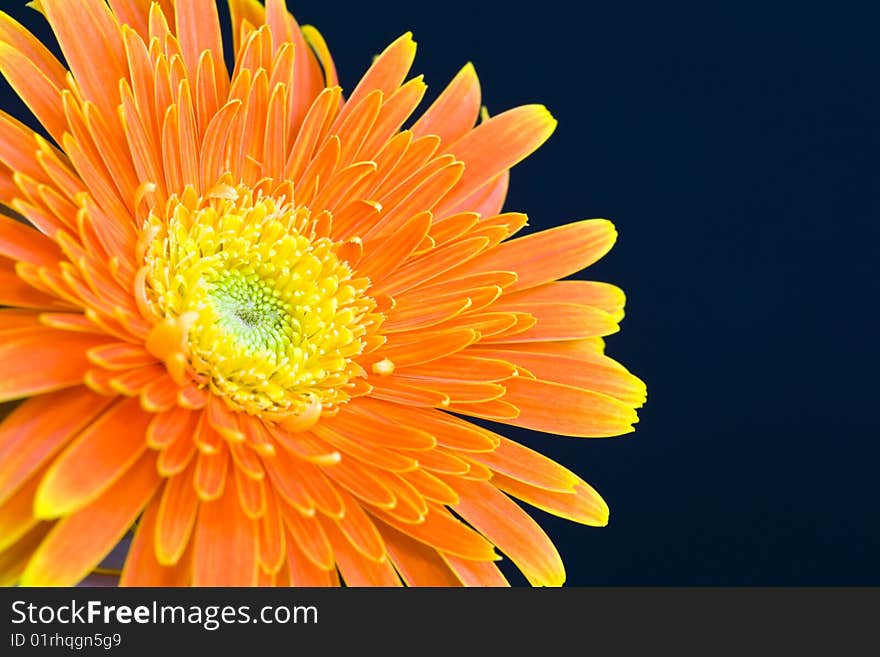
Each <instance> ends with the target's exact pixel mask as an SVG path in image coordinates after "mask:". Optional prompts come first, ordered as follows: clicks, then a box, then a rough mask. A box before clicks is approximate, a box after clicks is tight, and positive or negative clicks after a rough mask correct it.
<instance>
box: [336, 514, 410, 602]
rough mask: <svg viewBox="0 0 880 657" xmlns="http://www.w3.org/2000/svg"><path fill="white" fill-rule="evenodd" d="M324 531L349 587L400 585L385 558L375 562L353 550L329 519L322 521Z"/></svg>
mask: <svg viewBox="0 0 880 657" xmlns="http://www.w3.org/2000/svg"><path fill="white" fill-rule="evenodd" d="M322 524H323V526H324V531H326V532H327V536H328V538H329V540H330V541H331V543H332V544H333V554H334V556H335V558H336V565H337V567H338V568H339V572H340V573H341V575H342V579H343V580H345V585H346V586H349V587H361V586H383V587H389V586H402V585H403V583H402V582H401V581H400V577H398V575H397V573H396V572H395V571H394V566H392V565H391V561H390V560H388V559H387V558H385V559H383V560H382V561H381V562H379V563H377V562H375V561H372V560H371V559H368V558H366V557H365V556H363V555H362V554H361V553H360V552H358V551H357V550H355V549H354V548H353V547H352V546H351V544H350V543H349V542H348V541H347V540H346V539H345V538H344V537H343V536H342V533H341V532H340V531H339V530H338V529H337V528H336V527H335V526H334V525H333V523H332V522H330V521H324V522H323V523H322Z"/></svg>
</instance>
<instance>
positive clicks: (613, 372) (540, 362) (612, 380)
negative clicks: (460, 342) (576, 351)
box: [479, 343, 647, 407]
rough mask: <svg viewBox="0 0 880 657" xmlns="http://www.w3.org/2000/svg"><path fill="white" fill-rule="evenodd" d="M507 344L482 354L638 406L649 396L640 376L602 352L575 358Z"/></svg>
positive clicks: (546, 377) (535, 374) (551, 379)
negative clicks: (513, 347) (510, 347)
mask: <svg viewBox="0 0 880 657" xmlns="http://www.w3.org/2000/svg"><path fill="white" fill-rule="evenodd" d="M530 344H531V343H530ZM551 344H552V343H551ZM507 346H508V345H498V350H497V351H493V350H491V349H485V350H484V349H482V348H481V349H480V350H479V353H485V354H487V355H491V356H493V357H496V358H504V359H506V360H508V361H510V362H511V363H514V364H516V365H518V366H519V367H522V368H524V369H525V370H527V371H528V372H530V373H531V374H533V375H534V376H536V377H537V378H539V379H543V380H544V381H553V382H554V383H561V384H564V385H567V386H572V387H575V388H584V389H585V390H594V391H595V392H600V393H602V394H604V395H609V396H611V397H614V398H616V399H619V400H620V401H622V402H625V403H627V404H631V405H633V406H636V407H638V406H641V405H642V404H644V403H645V400H646V398H647V397H646V395H647V392H646V388H645V384H644V383H642V381H641V380H640V379H639V378H638V377H636V376H634V375H633V374H630V373H629V372H628V371H627V370H626V368H624V367H623V366H622V365H620V364H618V363H617V362H615V361H614V360H612V359H611V358H608V357H607V356H604V355H602V354H596V353H584V354H580V355H578V356H577V357H571V356H567V355H563V354H554V353H552V351H549V350H548V351H547V352H545V353H533V352H529V351H526V350H525V349H526V348H527V347H528V346H529V345H528V344H523V345H518V347H519V348H518V349H517V350H516V351H505V350H504V348H505V347H507Z"/></svg>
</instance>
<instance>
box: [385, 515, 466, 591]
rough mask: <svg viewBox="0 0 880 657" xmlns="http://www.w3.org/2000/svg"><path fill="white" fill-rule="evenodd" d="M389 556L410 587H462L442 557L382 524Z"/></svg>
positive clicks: (422, 544)
mask: <svg viewBox="0 0 880 657" xmlns="http://www.w3.org/2000/svg"><path fill="white" fill-rule="evenodd" d="M382 535H383V536H384V537H385V544H386V545H387V546H388V554H389V556H390V557H391V561H392V562H394V566H395V567H396V568H397V571H398V572H399V573H400V576H401V577H402V578H403V581H404V582H406V585H407V586H444V587H448V586H461V585H462V582H461V580H460V579H459V578H458V577H457V576H456V575H455V573H454V572H453V571H452V569H451V568H450V567H449V565H448V564H447V563H446V562H445V561H444V560H443V557H441V556H440V554H439V553H438V552H437V551H436V550H433V549H431V548H429V547H428V546H427V545H425V544H424V543H420V542H418V541H415V540H413V539H411V538H410V537H409V536H407V535H406V534H402V533H401V532H399V531H397V530H396V529H394V528H393V527H390V526H388V525H384V524H383V525H382Z"/></svg>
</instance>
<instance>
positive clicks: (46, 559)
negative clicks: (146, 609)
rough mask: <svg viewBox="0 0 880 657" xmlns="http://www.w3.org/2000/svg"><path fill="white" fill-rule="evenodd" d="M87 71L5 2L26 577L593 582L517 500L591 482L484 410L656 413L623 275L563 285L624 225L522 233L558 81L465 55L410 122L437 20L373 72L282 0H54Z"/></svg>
mask: <svg viewBox="0 0 880 657" xmlns="http://www.w3.org/2000/svg"><path fill="white" fill-rule="evenodd" d="M35 4H36V7H37V9H38V10H39V11H41V12H42V13H43V15H44V16H45V18H46V19H47V20H48V22H49V24H50V26H51V28H52V30H53V32H54V34H55V36H56V37H57V39H58V43H59V45H60V48H61V51H62V52H63V54H64V56H65V59H66V62H67V65H68V66H69V70H67V69H66V68H65V66H64V65H62V64H61V63H60V62H59V61H58V60H57V59H56V58H55V57H54V56H53V55H52V54H51V53H50V51H49V50H48V49H47V48H46V47H45V46H44V45H43V44H42V43H40V42H39V41H38V40H37V39H36V38H35V37H34V36H33V35H32V34H30V33H29V32H28V31H27V30H26V29H24V28H23V27H22V26H21V25H20V24H18V23H16V22H15V21H14V20H12V19H11V18H10V17H9V16H7V15H5V14H0V71H2V73H3V75H4V76H5V77H6V79H7V80H8V81H9V83H10V84H11V86H12V87H13V88H14V89H15V91H16V92H17V93H18V95H19V96H20V97H21V99H22V100H23V101H24V102H25V103H26V104H27V106H28V107H29V108H30V109H31V111H32V112H33V113H34V115H35V116H36V117H37V119H38V120H39V121H40V123H41V124H42V126H43V127H44V128H45V132H46V134H47V135H48V137H49V138H45V137H44V136H41V135H40V134H37V133H35V132H33V131H32V130H30V129H28V128H27V127H25V126H24V125H23V124H22V123H20V122H19V121H17V120H16V119H14V118H13V117H11V116H9V115H7V114H5V113H2V114H0V203H2V204H3V205H4V206H5V207H6V208H7V209H6V210H5V213H6V216H2V217H0V305H2V306H3V308H2V309H0V362H2V371H3V375H2V379H0V401H3V402H5V401H12V400H23V401H21V402H20V403H19V404H18V405H17V406H16V407H15V409H14V410H13V411H12V413H11V414H10V415H9V416H8V417H7V418H6V419H5V421H4V422H3V423H2V425H0V582H2V583H4V584H15V583H19V584H21V585H56V586H57V585H61V586H63V585H73V584H76V583H78V582H80V581H82V580H83V578H85V577H86V576H87V575H88V574H89V573H90V572H92V571H93V570H94V569H95V568H96V566H97V565H98V564H99V563H100V562H101V561H102V560H103V559H104V557H105V556H106V555H107V554H108V553H109V552H110V551H111V550H112V549H113V548H114V546H116V545H117V544H118V543H119V542H120V540H121V539H123V537H125V536H126V535H127V534H129V532H133V538H132V540H131V545H130V548H129V550H128V553H127V556H126V560H125V565H124V567H123V569H122V571H121V577H120V583H121V584H123V585H138V586H173V585H195V586H205V585H230V586H238V585H244V586H250V585H279V586H290V585H295V586H324V585H339V584H340V583H341V582H344V583H345V584H346V585H348V586H364V585H382V586H395V585H400V584H406V585H410V586H413V585H430V586H447V585H483V586H496V585H505V584H506V583H507V582H506V580H505V577H504V576H503V574H502V573H501V571H500V570H499V569H498V567H497V561H498V560H499V559H500V558H501V554H503V555H505V556H506V557H507V558H509V559H510V560H511V561H512V562H513V563H514V564H515V565H516V566H517V567H518V568H519V570H520V571H521V572H522V573H523V574H524V575H525V577H526V578H527V579H528V581H529V582H530V583H531V584H533V585H560V584H562V583H563V581H564V579H565V571H564V568H563V564H562V561H561V559H560V556H559V554H558V552H557V550H556V549H555V548H554V546H553V544H552V542H551V541H550V540H549V538H548V537H547V535H546V534H545V533H544V532H543V531H542V530H541V528H540V527H539V526H538V524H537V523H536V522H535V521H534V520H533V519H532V518H531V517H530V516H529V515H528V513H526V512H525V511H524V510H523V509H522V508H521V507H520V505H519V504H518V503H517V502H516V501H514V498H516V499H518V500H521V501H523V502H525V503H527V504H529V505H532V506H534V507H537V508H540V509H543V510H545V511H548V512H550V513H553V514H557V515H559V516H562V517H565V518H569V519H571V520H574V521H575V522H579V523H583V524H586V525H597V526H598V525H604V524H605V523H606V522H607V519H608V508H607V506H606V504H605V502H604V501H603V500H602V498H601V497H599V495H598V494H597V493H596V491H595V490H593V488H591V487H590V486H589V485H588V484H587V483H586V482H584V481H583V480H582V479H581V478H580V477H578V476H577V475H575V474H574V473H572V472H570V471H569V470H567V469H565V468H564V467H562V466H561V465H559V464H557V463H555V462H553V461H551V460H549V459H548V458H546V457H544V456H542V455H541V454H539V453H537V452H535V451H532V450H530V449H528V448H526V447H525V446H523V445H520V444H518V443H516V442H513V441H511V440H509V439H507V438H505V437H503V436H501V435H499V434H497V433H495V432H493V431H490V430H488V429H486V428H484V426H482V425H478V424H475V423H473V422H470V421H468V419H467V418H482V419H486V420H491V421H494V422H497V423H503V424H507V425H512V426H515V427H524V428H528V429H533V430H537V431H543V432H548V433H552V434H561V435H568V436H585V437H587V436H596V437H602V436H614V435H619V434H624V433H627V432H630V431H632V425H633V423H635V422H636V421H637V417H636V412H635V410H634V409H635V408H637V407H639V406H640V405H641V404H642V403H643V402H644V400H645V387H644V385H643V384H642V382H641V381H639V379H637V378H636V377H635V376H633V375H632V374H630V373H629V372H628V371H627V370H626V369H625V368H624V367H622V366H621V365H619V364H618V363H616V362H615V361H614V360H612V359H611V358H609V357H608V356H606V355H604V353H603V352H604V343H603V340H602V336H605V335H608V334H610V333H613V332H615V331H617V330H618V322H619V321H620V319H621V318H622V317H623V303H624V296H623V293H622V292H621V291H620V290H619V289H618V288H617V287H614V286H612V285H609V284H606V283H599V282H588V281H583V280H568V281H558V280H557V279H560V278H564V277H566V276H569V275H570V274H573V273H575V272H578V271H580V270H581V269H583V268H585V267H587V266H589V265H591V264H592V263H593V262H595V261H596V260H597V259H599V258H600V257H602V256H603V255H604V254H605V253H606V252H607V251H608V250H609V249H610V248H611V246H612V244H613V243H614V240H615V236H616V233H615V230H614V228H613V226H612V224H611V223H610V222H608V221H605V220H602V219H594V220H587V221H580V222H577V223H572V224H568V225H564V226H560V227H558V228H554V229H552V230H547V231H544V232H538V233H534V234H529V235H527V236H525V237H518V238H515V239H511V238H512V237H513V236H514V234H515V233H517V232H518V231H520V230H521V229H522V228H523V227H524V226H525V225H526V217H525V215H523V214H520V213H516V212H501V209H502V204H503V202H504V199H505V196H506V192H507V185H508V170H509V169H510V167H512V166H513V165H515V164H516V163H518V162H519V161H521V160H522V159H523V158H525V157H526V156H528V155H529V154H530V153H531V152H532V151H534V150H535V149H536V148H537V147H538V146H540V145H541V144H542V143H543V142H544V141H545V140H546V139H547V138H548V137H549V136H550V134H551V133H552V132H553V129H554V127H555V125H556V122H555V121H554V119H553V118H552V117H551V115H550V114H549V113H548V112H547V110H546V109H545V108H544V107H541V106H537V105H529V106H524V107H518V108H515V109H512V110H509V111H507V112H504V113H502V114H498V115H497V116H494V117H492V118H488V117H485V116H484V117H483V120H482V121H480V122H479V124H478V125H476V127H475V124H477V123H478V119H479V114H480V89H479V85H478V81H477V77H476V74H475V73H474V69H473V68H472V67H471V66H470V65H468V66H465V67H464V68H463V69H462V70H461V71H460V72H459V73H458V75H457V76H456V77H455V78H454V79H453V80H452V82H451V83H450V84H449V86H447V87H446V88H445V89H444V90H443V91H442V93H440V95H439V97H437V98H436V100H435V101H434V102H433V104H431V105H430V107H429V108H428V109H427V110H426V111H425V112H424V113H423V114H421V116H419V117H418V119H417V120H415V121H412V122H409V123H408V125H409V127H407V128H404V127H403V126H404V125H405V124H407V122H408V121H409V119H410V116H411V114H412V113H413V112H414V110H415V108H416V107H417V106H418V105H419V103H420V101H421V100H422V97H423V95H424V93H425V84H424V82H423V81H422V78H421V77H415V78H412V79H410V80H408V81H406V78H407V76H408V74H409V70H410V67H411V65H412V62H413V57H414V55H415V43H414V42H413V40H412V38H411V36H410V35H409V34H406V35H404V36H402V37H400V38H399V39H397V40H396V41H395V42H394V43H392V44H391V45H390V46H388V48H387V49H385V51H384V52H382V54H381V55H380V56H379V57H378V58H377V59H376V60H375V61H374V63H373V64H372V66H371V67H370V68H369V70H368V71H367V72H366V74H365V75H364V76H363V78H362V79H361V81H360V82H359V83H358V85H357V86H356V87H355V88H354V89H353V90H352V91H351V92H350V93H346V94H343V92H342V90H341V89H340V87H339V86H338V84H337V76H336V72H335V69H334V65H333V60H332V59H331V57H330V54H329V51H328V49H327V46H326V45H325V42H324V40H323V38H322V37H321V35H320V34H319V33H318V32H317V31H316V30H315V29H314V28H311V27H308V26H304V27H300V26H299V25H298V24H297V23H296V21H295V20H294V19H293V17H292V16H290V15H289V14H288V13H287V11H286V8H285V6H284V2H283V0H266V3H265V6H263V5H261V4H260V3H258V2H256V1H255V0H229V6H230V10H231V16H232V21H233V35H234V51H235V67H234V70H233V71H232V73H231V74H230V73H229V71H228V70H227V68H226V66H225V65H224V53H223V47H224V46H223V41H222V38H221V27H220V23H219V19H218V13H217V7H216V5H215V2H214V0H187V1H186V2H177V1H175V0H159V1H158V2H152V3H151V2H149V0H107V2H105V0H76V1H74V2H71V1H70V0H41V2H39V3H35Z"/></svg>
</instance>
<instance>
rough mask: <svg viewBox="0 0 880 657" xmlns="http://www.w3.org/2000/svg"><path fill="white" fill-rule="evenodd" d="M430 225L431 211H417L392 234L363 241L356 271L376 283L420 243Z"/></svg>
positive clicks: (392, 270)
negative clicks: (361, 254) (361, 253)
mask: <svg viewBox="0 0 880 657" xmlns="http://www.w3.org/2000/svg"><path fill="white" fill-rule="evenodd" d="M430 227H431V213H430V212H419V213H418V214H416V215H414V216H413V217H412V218H410V219H409V220H408V221H407V222H406V223H405V224H404V225H403V226H402V227H401V228H400V230H398V231H396V232H395V233H394V235H391V236H387V237H384V238H381V239H376V240H368V241H366V242H364V256H363V257H362V258H361V260H360V261H359V262H358V266H357V272H358V274H360V275H362V276H367V277H368V278H369V279H370V280H371V281H373V282H375V283H378V282H380V281H382V280H383V279H384V278H385V277H386V276H388V275H390V274H391V273H392V272H394V270H395V269H396V268H397V267H398V266H399V265H400V264H401V263H403V262H404V261H405V260H406V259H407V258H408V257H409V256H410V254H412V252H413V251H414V250H415V248H416V247H417V246H418V245H419V244H420V243H421V241H422V240H423V239H424V238H425V235H426V234H427V233H428V229H429V228H430Z"/></svg>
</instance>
